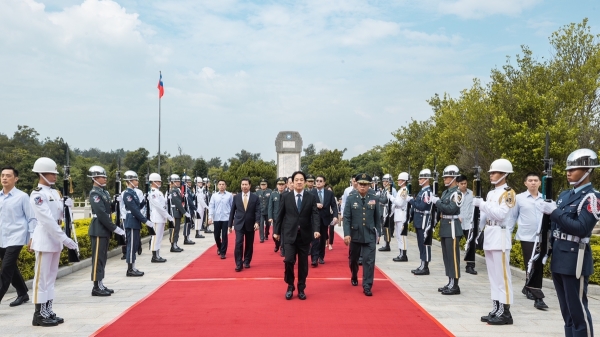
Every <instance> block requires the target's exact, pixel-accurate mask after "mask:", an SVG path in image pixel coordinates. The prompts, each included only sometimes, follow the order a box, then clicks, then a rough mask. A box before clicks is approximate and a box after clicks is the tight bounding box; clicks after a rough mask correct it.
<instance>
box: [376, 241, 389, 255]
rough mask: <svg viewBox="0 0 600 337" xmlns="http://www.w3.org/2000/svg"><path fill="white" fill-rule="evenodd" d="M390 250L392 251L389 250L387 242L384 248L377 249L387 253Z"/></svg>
mask: <svg viewBox="0 0 600 337" xmlns="http://www.w3.org/2000/svg"><path fill="white" fill-rule="evenodd" d="M390 250H392V249H391V248H390V243H389V242H387V241H386V243H385V246H383V247H381V248H379V249H378V251H380V252H389V251H390Z"/></svg>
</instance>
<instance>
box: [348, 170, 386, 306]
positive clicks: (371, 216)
mask: <svg viewBox="0 0 600 337" xmlns="http://www.w3.org/2000/svg"><path fill="white" fill-rule="evenodd" d="M371 181H372V180H371V177H370V176H369V175H368V174H365V173H362V174H359V175H357V182H358V193H356V194H351V195H349V196H348V199H347V200H346V206H344V243H345V244H346V245H347V246H348V245H349V246H350V272H351V274H352V276H351V279H350V283H351V284H352V285H353V286H357V285H358V259H359V257H360V254H361V251H362V255H363V282H362V285H363V292H364V294H365V295H366V296H372V295H373V294H372V292H371V288H372V287H373V275H374V272H375V244H376V241H377V231H378V230H381V214H380V213H379V212H380V211H379V203H378V201H377V199H378V198H377V196H376V195H375V193H374V191H369V185H370V184H371Z"/></svg>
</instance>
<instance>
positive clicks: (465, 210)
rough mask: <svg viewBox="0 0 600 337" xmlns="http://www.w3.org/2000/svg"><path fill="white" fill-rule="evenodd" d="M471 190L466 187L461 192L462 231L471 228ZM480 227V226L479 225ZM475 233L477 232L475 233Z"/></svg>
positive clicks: (460, 216)
mask: <svg viewBox="0 0 600 337" xmlns="http://www.w3.org/2000/svg"><path fill="white" fill-rule="evenodd" d="M473 208H474V206H473V191H471V190H470V189H468V188H467V191H466V192H465V193H463V198H462V204H461V206H460V215H459V216H458V218H459V219H460V221H461V222H460V225H461V227H462V229H463V230H464V231H466V230H469V229H471V228H473ZM479 228H480V229H481V228H482V226H479ZM475 235H477V233H476V234H475Z"/></svg>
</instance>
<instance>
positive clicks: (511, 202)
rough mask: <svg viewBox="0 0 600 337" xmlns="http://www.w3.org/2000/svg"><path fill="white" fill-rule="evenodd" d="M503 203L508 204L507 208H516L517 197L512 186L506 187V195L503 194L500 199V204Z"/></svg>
mask: <svg viewBox="0 0 600 337" xmlns="http://www.w3.org/2000/svg"><path fill="white" fill-rule="evenodd" d="M503 201H505V202H506V206H508V208H513V207H515V204H516V202H517V195H516V193H515V190H513V189H512V188H511V187H510V186H506V187H505V188H504V193H502V195H501V196H500V199H498V204H502V202H503Z"/></svg>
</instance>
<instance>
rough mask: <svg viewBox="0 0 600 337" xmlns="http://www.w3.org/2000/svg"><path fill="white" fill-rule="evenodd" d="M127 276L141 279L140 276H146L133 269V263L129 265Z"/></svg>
mask: <svg viewBox="0 0 600 337" xmlns="http://www.w3.org/2000/svg"><path fill="white" fill-rule="evenodd" d="M125 275H127V276H133V277H140V276H144V273H143V272H141V271H139V270H137V269H135V268H133V263H128V264H127V273H126V274H125Z"/></svg>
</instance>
